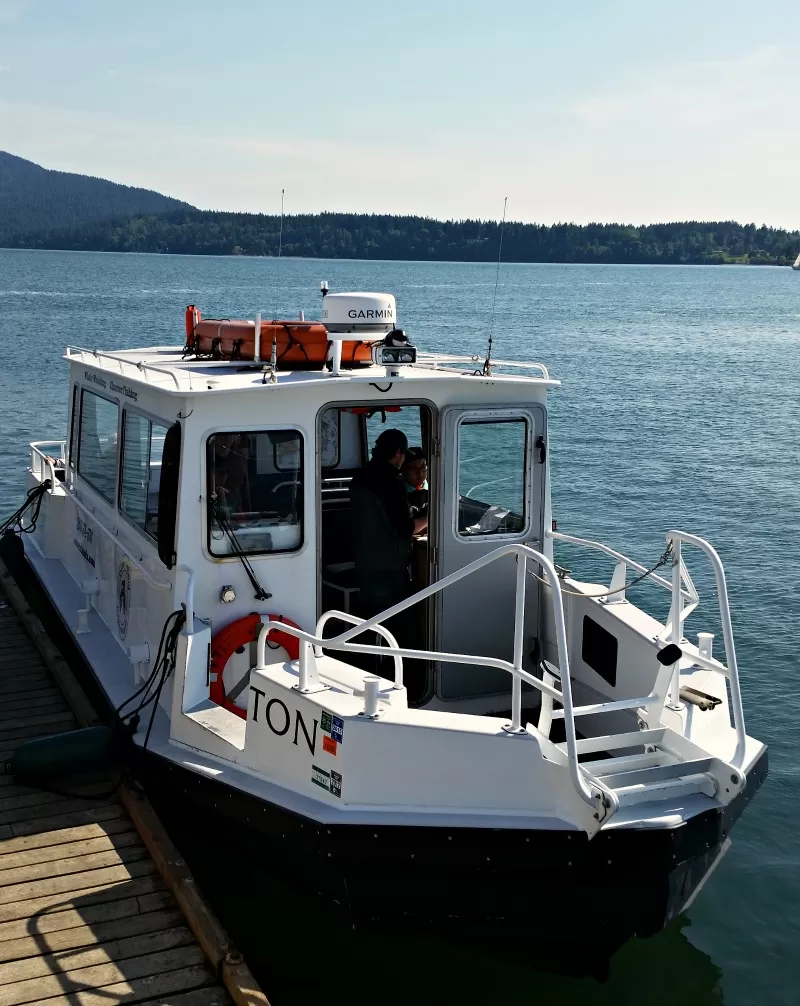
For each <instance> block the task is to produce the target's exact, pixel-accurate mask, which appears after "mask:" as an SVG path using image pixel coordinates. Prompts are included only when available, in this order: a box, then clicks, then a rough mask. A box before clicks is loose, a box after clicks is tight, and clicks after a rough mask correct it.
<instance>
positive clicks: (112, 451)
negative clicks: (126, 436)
mask: <svg viewBox="0 0 800 1006" xmlns="http://www.w3.org/2000/svg"><path fill="white" fill-rule="evenodd" d="M118 426H119V405H117V403H116V402H111V401H109V400H108V399H107V398H101V397H100V395H96V394H95V393H94V392H93V391H89V390H88V389H87V388H84V389H83V390H82V391H81V420H80V432H79V434H78V474H79V475H80V476H81V478H83V479H85V480H86V481H87V482H88V483H89V485H90V486H91V487H92V488H93V489H94V490H95V491H96V492H98V493H100V495H101V496H104V497H105V498H106V499H107V500H108V502H109V503H113V502H114V495H115V493H114V490H115V488H116V484H117V448H118V444H117V428H118Z"/></svg>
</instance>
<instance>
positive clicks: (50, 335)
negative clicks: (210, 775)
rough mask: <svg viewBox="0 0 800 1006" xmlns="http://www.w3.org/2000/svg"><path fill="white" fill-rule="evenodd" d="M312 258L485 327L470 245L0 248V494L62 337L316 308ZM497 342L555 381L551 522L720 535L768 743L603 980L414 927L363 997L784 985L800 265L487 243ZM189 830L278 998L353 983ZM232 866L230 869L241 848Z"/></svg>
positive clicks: (14, 480)
mask: <svg viewBox="0 0 800 1006" xmlns="http://www.w3.org/2000/svg"><path fill="white" fill-rule="evenodd" d="M321 279H327V280H329V282H330V284H331V289H334V290H343V289H367V290H370V289H374V290H391V291H393V292H394V293H396V295H397V299H398V312H399V315H400V319H401V323H402V324H403V325H404V327H405V328H406V329H407V330H408V331H409V333H410V334H411V335H412V337H413V338H414V339H415V340H416V341H417V342H418V343H419V344H420V345H421V346H422V347H424V348H425V349H441V350H450V351H461V352H466V351H469V352H473V351H475V352H478V353H481V352H483V350H484V349H485V345H486V337H487V330H488V325H489V319H490V317H491V304H492V295H493V291H494V267H493V266H491V265H484V264H474V265H460V264H449V263H431V264H428V263H424V264H423V263H381V262H369V263H367V262H343V261H335V262H322V261H310V260H284V261H283V262H281V263H280V264H279V263H277V262H276V261H275V260H259V259H243V258H190V257H178V256H163V257H162V256H148V255H113V254H108V255H102V254H96V255H95V254H78V253H75V254H73V253H61V252H22V251H20V252H12V251H2V250H0V337H2V340H3V343H2V344H3V346H4V362H3V366H2V368H0V403H2V412H1V413H0V509H1V510H2V511H3V512H6V511H9V510H11V509H12V508H13V507H14V506H15V505H16V503H17V502H18V500H19V499H20V497H21V494H22V490H23V474H22V473H23V468H24V465H25V463H26V456H27V455H26V444H27V442H28V441H29V440H31V439H46V438H49V437H54V438H59V439H60V438H62V437H63V436H65V430H66V411H67V401H66V382H65V376H66V370H65V365H64V363H63V361H62V360H61V353H62V351H63V347H64V345H65V344H66V343H74V344H79V345H83V346H89V347H94V346H100V347H105V348H110V347H126V346H135V345H147V344H149V345H156V344H159V343H161V344H164V343H167V344H175V343H177V342H180V341H182V339H183V308H184V307H185V305H186V304H187V303H190V302H196V303H197V304H198V305H199V306H200V307H201V309H204V310H206V311H207V313H209V314H216V315H218V316H219V315H225V314H231V315H233V316H234V317H235V316H239V317H242V316H249V317H252V316H253V314H254V313H255V311H256V310H259V309H261V310H262V311H263V312H264V313H265V315H266V316H270V315H273V316H281V315H285V314H289V315H290V316H293V315H296V313H297V312H298V310H300V309H303V310H304V311H305V312H306V316H307V317H317V316H318V313H319V294H318V292H317V290H318V286H319V281H320V280H321ZM495 353H496V355H497V356H498V357H502V356H505V357H508V358H517V359H526V358H527V359H536V360H542V361H544V362H545V363H547V365H548V366H549V367H550V369H551V372H552V373H553V374H554V375H555V376H557V377H559V378H561V379H563V381H564V385H563V388H562V389H560V390H559V391H557V392H555V393H554V394H553V395H552V396H551V412H550V423H551V426H550V451H551V455H550V456H551V459H552V465H553V473H554V485H553V498H554V509H555V512H556V515H557V517H558V520H559V525H560V527H561V529H562V530H567V531H571V532H574V533H577V534H584V535H586V536H588V537H600V538H603V539H604V540H606V541H608V542H609V543H611V544H616V545H618V546H620V547H622V548H624V550H625V551H628V552H629V554H631V555H634V556H636V557H638V558H640V559H642V560H645V561H647V560H650V559H655V558H656V557H657V556H658V555H659V554H660V553H661V551H662V550H663V547H664V533H665V531H667V530H668V529H669V528H670V527H676V526H677V527H681V528H684V529H687V530H691V531H695V532H697V533H699V534H701V535H705V536H708V537H709V538H710V539H711V541H712V542H713V543H714V544H715V545H716V546H717V547H718V549H719V551H720V553H721V555H722V557H723V561H724V562H725V565H726V569H727V572H728V580H729V589H730V595H731V605H732V609H733V617H734V629H735V632H736V641H737V652H738V657H739V663H740V666H741V675H742V688H743V692H744V702H745V712H746V717H747V726H748V731H749V732H750V733H752V734H754V735H755V736H757V737H759V738H761V739H763V740H764V741H766V742H767V743H768V744H769V745H770V749H771V750H770V766H771V767H770V778H769V780H768V781H767V783H766V784H765V786H764V787H763V788H762V790H761V792H760V793H759V795H758V797H757V799H756V801H755V803H754V804H753V805H752V806H751V807H750V810H749V812H748V813H746V814H745V816H744V818H743V819H742V820H740V822H739V824H738V825H737V827H736V829H735V831H734V835H733V848H732V849H731V851H730V853H729V854H728V855H727V856H726V858H725V859H724V860H723V862H722V864H721V865H720V867H719V869H718V870H717V872H716V873H715V875H714V877H713V879H712V880H711V882H710V883H709V884H708V886H707V887H706V888H705V890H704V891H703V892H702V894H701V895H700V897H699V898H698V900H697V901H696V902H695V904H694V906H693V907H692V909H691V911H690V912H689V917H688V918H684V919H681V920H679V921H678V922H677V923H676V924H674V925H672V926H670V927H669V928H668V929H667V930H666V931H665V932H664V933H662V934H660V935H659V936H657V937H654V938H652V939H650V940H643V941H634V942H633V943H631V944H629V945H628V946H627V947H625V948H624V949H623V951H622V952H621V953H620V954H619V955H618V956H617V958H615V960H614V962H613V965H612V972H611V979H610V981H609V982H608V983H606V984H605V985H597V984H595V983H593V982H590V981H581V982H578V981H572V980H567V979H554V978H548V977H544V976H540V975H537V974H535V973H531V972H529V971H526V970H525V969H523V968H518V967H514V966H510V965H509V964H508V963H507V962H503V961H499V960H496V959H494V958H491V957H489V956H486V957H480V956H476V955H474V954H472V953H469V954H468V953H465V952H461V951H459V950H458V949H457V948H443V947H442V946H440V945H435V944H433V943H431V942H429V941H426V940H425V939H424V938H423V937H420V938H419V940H417V941H416V942H414V941H410V942H409V943H408V945H405V946H402V947H396V946H395V945H394V944H392V946H391V947H389V948H387V947H386V946H385V945H381V944H380V943H379V942H378V943H375V944H370V943H369V942H367V943H365V944H364V946H362V947H360V948H358V952H359V953H361V954H362V955H365V954H366V955H370V954H371V955H373V957H374V959H375V960H376V961H377V962H378V963H379V964H380V963H381V962H385V961H390V962H391V963H390V964H387V967H389V968H390V970H391V973H392V982H391V985H392V987H391V989H389V990H386V989H385V988H378V987H375V986H373V988H372V992H373V993H374V994H379V995H380V997H381V999H383V1000H384V1001H386V1000H387V998H388V999H389V1000H392V1001H393V1000H394V998H395V997H396V998H397V1001H400V999H401V998H404V997H407V996H409V995H411V996H413V997H414V998H415V999H417V1000H420V999H422V1000H424V1001H431V1002H433V1001H434V999H436V1000H438V1001H442V1000H444V1001H454V1000H455V999H456V998H457V999H459V1000H461V1001H465V1002H469V1003H488V1002H494V1001H495V1000H496V999H497V997H498V995H500V994H503V993H504V992H505V991H512V992H513V994H514V996H515V998H516V999H517V1001H519V1002H533V1001H534V1000H538V1001H540V1002H541V1001H547V1002H549V1001H558V1002H560V1003H564V1002H578V1001H580V1002H581V1003H587V1004H594V1003H598V1004H599V1003H615V1004H619V1003H634V1002H636V1003H638V1002H641V1001H643V999H645V998H646V999H647V1000H648V1001H649V1002H653V1003H656V1002H658V1003H671V1002H677V1001H681V1000H683V1001H685V1002H687V1003H692V1004H695V1003H698V1004H710V1003H723V1002H724V1003H726V1004H730V1006H732V1004H745V1003H748V1004H749V1003H758V1004H771V1003H775V1004H778V1003H780V1004H784V1003H787V1002H794V1001H796V998H797V995H796V992H795V987H796V984H797V981H798V979H800V964H798V958H797V946H798V945H800V869H798V867H800V852H798V848H800V846H798V841H797V835H798V833H799V832H800V807H799V806H798V802H797V797H798V795H799V794H800V790H799V789H798V767H797V765H798V761H797V758H796V756H795V755H794V753H793V749H794V744H795V739H796V737H797V726H796V724H797V719H798V716H799V715H800V699H799V698H798V683H799V682H798V677H799V674H798V667H797V663H796V661H795V660H794V659H793V657H794V651H795V648H796V644H795V635H796V633H795V619H796V617H797V613H798V588H797V586H796V582H795V575H796V574H797V572H798V561H797V554H796V553H797V535H798V531H800V479H798V475H797V445H798V442H800V411H798V408H797V404H796V403H797V387H798V379H799V378H800V278H799V277H798V276H797V275H796V274H794V273H792V272H791V271H790V270H788V269H771V268H746V267H735V266H730V267H725V268H698V267H664V266H641V267H635V266H634V267H631V266H550V265H508V266H504V267H503V269H502V271H501V276H500V289H499V293H498V299H497V317H496V323H495ZM567 559H568V560H570V561H574V562H575V563H577V560H576V559H575V557H574V556H572V555H570V556H567ZM691 568H692V569H693V572H694V571H695V569H696V576H695V580H696V582H697V584H698V587H699V589H700V592H701V595H702V597H703V602H704V603H703V605H702V606H701V611H702V612H703V613H704V614H703V617H702V619H698V618H695V621H694V629H695V630H696V629H697V628H710V629H711V631H718V630H717V627H716V624H715V619H714V613H713V607H714V597H713V590H712V589H711V585H710V582H709V578H708V576H707V575H705V574H704V573H703V567H702V562H701V561H700V559H699V558H698V560H696V561H695V563H694V564H693V565H692V566H691ZM603 572H604V573H606V574H607V573H608V572H609V571H608V570H607V568H605V567H603ZM642 596H644V597H648V596H649V595H648V594H644V595H642ZM199 848H200V852H198V853H197V854H196V857H195V869H196V870H197V871H198V872H199V873H200V874H201V877H200V879H201V882H202V884H203V886H204V888H207V889H208V890H209V891H211V893H212V895H213V896H214V898H215V902H216V904H217V907H218V910H219V911H220V912H221V913H222V915H223V917H224V921H225V922H226V923H227V924H228V925H229V927H230V928H231V929H232V930H234V935H235V936H236V937H237V939H238V940H239V942H240V943H241V944H242V946H243V949H244V950H245V951H246V952H247V953H248V956H249V957H250V958H251V959H254V958H255V960H256V963H257V966H259V967H260V968H262V969H263V982H264V984H265V987H266V988H267V990H268V991H270V992H271V995H272V998H273V1000H274V1002H275V1003H276V1006H281V1004H282V1003H292V1004H293V1006H294V1004H297V1003H298V1002H301V1001H309V1002H310V1001H312V999H313V1000H315V1001H317V1000H318V998H319V995H323V996H326V995H330V994H334V995H335V996H336V998H339V999H341V998H343V997H346V998H348V999H352V995H351V992H352V989H351V986H350V978H349V976H348V971H349V969H348V968H340V967H339V966H338V965H337V963H336V962H337V957H336V955H337V954H338V952H339V950H338V949H337V948H338V947H339V946H340V944H341V943H342V941H345V940H346V939H347V934H337V933H331V932H330V931H329V930H328V929H326V927H325V923H324V919H323V918H312V919H308V918H300V917H296V918H295V917H292V916H291V915H290V916H286V915H283V914H279V915H278V917H277V920H276V918H275V912H276V909H275V906H274V905H273V904H263V905H261V906H258V914H257V915H253V911H254V910H253V907H252V906H248V904H247V897H248V891H247V890H241V891H236V890H235V889H233V890H232V888H235V887H236V885H232V884H231V883H230V882H229V879H228V873H227V872H226V871H222V872H220V868H219V865H218V862H217V860H216V859H215V860H213V861H212V860H211V859H210V858H208V859H205V858H204V857H203V853H202V844H201V845H200V847H199ZM230 869H231V871H232V874H233V875H238V876H240V877H241V876H243V875H244V874H243V871H242V869H241V866H240V867H238V868H234V867H233V864H230ZM287 901H288V902H290V901H291V898H288V899H281V905H282V906H283V905H285V904H286V903H287ZM531 909H532V910H535V900H532V901H531ZM282 911H283V908H281V912H282ZM265 917H268V918H269V919H271V921H270V922H265V921H264V919H265ZM246 918H251V919H252V918H257V919H259V920H260V922H259V925H260V926H262V928H260V929H259V930H258V932H257V933H255V932H254V930H253V929H252V928H251V927H250V924H248V925H246V926H244V929H245V930H246V931H245V932H242V933H241V934H240V933H237V932H236V927H237V925H239V926H241V925H242V919H246ZM282 920H285V921H286V926H289V925H291V926H292V927H295V928H292V929H291V935H292V939H291V941H290V942H291V943H293V944H296V943H297V939H296V937H295V934H299V931H300V930H301V929H305V931H306V932H307V933H310V934H312V937H313V936H314V935H315V934H316V936H319V938H320V942H317V943H315V944H314V945H315V946H318V947H319V946H321V947H323V948H324V949H323V952H322V954H321V956H320V954H319V953H315V963H317V962H319V961H320V960H321V959H322V960H326V959H327V957H328V954H329V952H330V953H331V954H333V959H331V960H328V961H327V964H326V967H327V974H328V975H329V977H330V981H329V982H328V984H330V983H333V982H335V984H336V987H337V988H338V992H336V993H334V992H333V989H329V990H328V991H327V992H326V991H325V989H326V987H327V985H326V983H325V982H323V981H322V979H317V978H312V977H310V976H309V969H308V968H307V965H305V964H304V963H303V962H304V958H303V956H302V954H299V955H298V957H297V960H296V961H294V962H292V963H291V964H290V963H288V961H289V957H286V958H284V957H283V956H282V954H276V953H274V952H271V949H270V947H271V945H270V942H269V941H265V940H264V939H263V936H264V933H265V932H268V931H270V927H272V929H273V930H274V932H273V937H274V938H275V939H277V936H276V934H277V933H278V930H280V929H283V931H284V940H285V941H286V926H284V925H283V922H282ZM263 926H266V927H267V929H266V930H265V929H263ZM254 936H257V937H258V938H257V939H255V938H254ZM312 942H314V940H313V939H312ZM304 945H305V946H307V945H308V944H307V943H304ZM276 946H277V943H276ZM351 950H352V948H351ZM343 952H344V951H343ZM398 955H400V959H399V961H398ZM312 970H314V971H316V970H317V969H316V968H315V969H312ZM320 970H321V971H322V970H324V968H322V966H321V967H320ZM301 973H302V979H301V978H300V977H299V976H300V975H301ZM350 974H352V972H350ZM326 981H327V980H326ZM298 982H300V984H299V985H298ZM315 982H316V984H315ZM309 983H310V984H309ZM303 990H307V991H308V994H307V995H305V994H304V992H303Z"/></svg>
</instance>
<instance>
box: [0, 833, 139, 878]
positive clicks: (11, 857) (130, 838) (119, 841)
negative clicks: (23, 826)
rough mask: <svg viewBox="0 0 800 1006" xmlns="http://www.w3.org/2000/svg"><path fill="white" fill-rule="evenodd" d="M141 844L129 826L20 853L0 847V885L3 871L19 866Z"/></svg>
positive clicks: (24, 850)
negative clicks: (5, 850)
mask: <svg viewBox="0 0 800 1006" xmlns="http://www.w3.org/2000/svg"><path fill="white" fill-rule="evenodd" d="M141 844H142V842H141V839H140V838H139V835H138V834H137V832H136V831H134V829H133V828H132V827H131V826H130V825H129V826H128V828H127V830H124V831H119V832H116V831H114V832H110V833H107V834H104V835H99V836H98V837H97V838H84V839H82V840H81V841H78V842H63V843H62V844H60V845H46V846H43V847H34V848H29V849H23V850H22V851H21V852H10V853H4V852H3V846H2V845H0V883H2V878H3V871H5V870H16V869H17V867H20V866H35V865H36V864H38V863H49V862H50V861H52V860H59V859H68V858H70V857H72V856H91V855H94V854H95V853H98V852H111V851H113V850H118V851H120V850H122V849H126V848H128V847H129V846H132V845H135V846H141Z"/></svg>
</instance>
